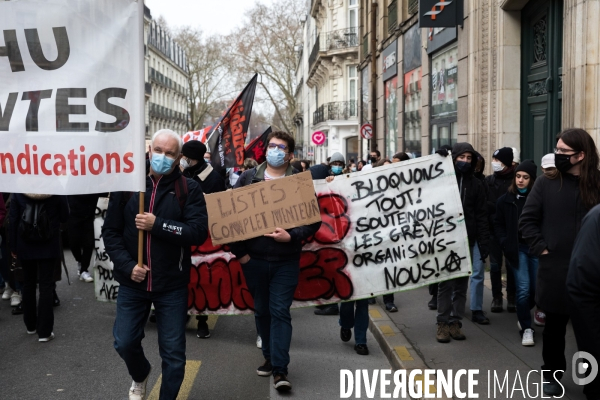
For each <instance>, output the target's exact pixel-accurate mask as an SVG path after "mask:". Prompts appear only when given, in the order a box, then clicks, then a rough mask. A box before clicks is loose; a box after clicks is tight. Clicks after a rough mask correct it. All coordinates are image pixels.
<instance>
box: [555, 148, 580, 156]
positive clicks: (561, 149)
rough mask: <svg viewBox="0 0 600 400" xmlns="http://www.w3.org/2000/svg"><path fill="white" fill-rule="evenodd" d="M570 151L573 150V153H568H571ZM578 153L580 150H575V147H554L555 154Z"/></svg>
mask: <svg viewBox="0 0 600 400" xmlns="http://www.w3.org/2000/svg"><path fill="white" fill-rule="evenodd" d="M570 152H573V154H567V153H570ZM577 153H579V151H575V150H573V149H563V148H560V147H556V148H555V149H554V154H564V155H567V156H574V155H575V154H577Z"/></svg>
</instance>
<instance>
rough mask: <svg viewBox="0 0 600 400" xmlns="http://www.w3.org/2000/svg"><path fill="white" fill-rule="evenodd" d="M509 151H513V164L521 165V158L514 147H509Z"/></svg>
mask: <svg viewBox="0 0 600 400" xmlns="http://www.w3.org/2000/svg"><path fill="white" fill-rule="evenodd" d="M511 149H512V151H513V162H514V163H517V164H520V163H521V156H520V153H519V150H517V148H516V147H511ZM509 166H510V165H509Z"/></svg>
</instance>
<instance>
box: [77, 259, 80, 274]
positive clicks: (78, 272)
mask: <svg viewBox="0 0 600 400" xmlns="http://www.w3.org/2000/svg"><path fill="white" fill-rule="evenodd" d="M79 275H81V263H80V262H78V263H77V276H79Z"/></svg>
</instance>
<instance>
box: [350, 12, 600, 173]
mask: <svg viewBox="0 0 600 400" xmlns="http://www.w3.org/2000/svg"><path fill="white" fill-rule="evenodd" d="M373 1H376V2H377V4H378V7H377V8H376V10H377V12H376V20H377V25H376V27H375V32H376V39H377V47H376V48H375V52H376V60H377V61H376V65H375V67H376V69H377V78H376V93H377V97H376V102H377V103H376V109H377V113H376V115H372V114H373V113H372V112H371V101H372V100H373V99H372V96H371V91H370V88H371V80H372V78H371V72H370V71H371V70H370V69H371V68H372V66H371V58H370V55H371V48H370V47H371V46H370V38H371V26H370V25H371V24H370V21H371V12H372V10H374V9H375V7H373V6H372V3H373ZM418 12H419V11H418V1H415V0H361V2H360V27H361V30H360V32H361V40H362V43H361V46H360V48H361V50H360V55H359V59H360V65H359V70H360V74H361V79H360V81H361V123H362V122H372V121H373V120H375V123H376V131H377V142H376V144H377V148H378V149H379V150H380V151H381V152H382V153H384V154H385V155H386V156H388V157H391V155H393V153H394V151H395V150H404V151H407V152H410V153H413V155H415V156H419V155H425V154H430V153H432V152H433V151H434V150H435V149H436V148H439V146H441V145H443V144H453V143H456V142H457V141H468V142H470V143H472V144H473V145H474V147H475V148H476V149H477V150H479V151H480V152H481V154H482V155H483V156H484V157H486V159H489V158H490V157H491V154H492V152H493V151H494V150H495V149H497V148H499V147H503V146H509V147H516V148H517V149H519V150H520V152H521V159H525V158H532V159H534V161H536V163H537V164H538V165H539V163H540V159H541V156H542V155H544V154H546V153H548V152H550V151H552V149H553V148H554V144H555V137H556V134H557V133H559V132H560V131H561V130H562V129H565V128H567V127H580V128H584V129H586V130H587V131H588V132H589V133H590V134H591V135H592V137H593V138H594V139H595V140H596V142H597V143H598V140H599V139H600V65H599V64H600V40H599V38H600V35H599V31H598V28H597V25H596V24H597V21H598V19H599V18H600V2H599V1H596V0H529V1H527V0H464V19H463V20H462V26H458V27H456V28H443V29H429V28H419V27H418ZM394 52H395V55H396V56H395V57H392V58H395V60H394V61H393V62H395V64H396V66H395V67H396V68H395V69H396V71H397V72H396V73H395V75H391V74H390V73H389V72H388V73H387V74H386V72H387V71H388V70H389V69H390V63H391V58H390V54H392V53H394ZM393 91H395V96H392V95H391V93H392V92H393ZM394 97H395V98H396V99H398V100H397V102H396V104H394V103H393V101H390V99H391V98H394ZM394 107H396V108H395V109H394ZM392 115H395V116H396V118H393V117H392ZM395 127H398V128H397V129H395ZM360 147H361V152H362V155H364V154H366V152H367V151H368V143H367V141H366V140H362V143H361V146H360Z"/></svg>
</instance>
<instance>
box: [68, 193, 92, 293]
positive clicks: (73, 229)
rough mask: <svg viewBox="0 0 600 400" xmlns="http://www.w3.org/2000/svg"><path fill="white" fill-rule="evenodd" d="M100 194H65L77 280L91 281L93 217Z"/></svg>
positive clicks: (70, 244) (70, 243)
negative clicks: (67, 203)
mask: <svg viewBox="0 0 600 400" xmlns="http://www.w3.org/2000/svg"><path fill="white" fill-rule="evenodd" d="M99 198H100V194H99V193H98V194H81V195H76V196H73V195H71V196H67V200H68V202H69V211H70V214H69V221H68V229H69V247H70V248H71V253H73V257H75V261H77V274H78V275H79V280H80V281H84V282H93V281H94V278H93V277H92V275H91V274H90V273H89V271H88V269H89V267H90V262H91V261H92V253H93V252H94V247H95V238H94V219H95V218H96V206H97V205H98V199H99Z"/></svg>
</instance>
